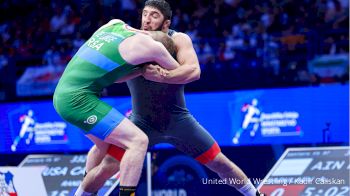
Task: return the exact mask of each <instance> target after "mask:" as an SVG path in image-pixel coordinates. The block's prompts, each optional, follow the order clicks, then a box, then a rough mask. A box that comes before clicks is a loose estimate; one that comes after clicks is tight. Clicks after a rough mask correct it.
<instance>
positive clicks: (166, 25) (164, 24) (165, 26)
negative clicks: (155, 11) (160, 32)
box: [162, 20, 171, 29]
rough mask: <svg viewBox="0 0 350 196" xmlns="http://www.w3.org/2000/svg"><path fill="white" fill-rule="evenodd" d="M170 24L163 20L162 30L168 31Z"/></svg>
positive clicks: (168, 21)
mask: <svg viewBox="0 0 350 196" xmlns="http://www.w3.org/2000/svg"><path fill="white" fill-rule="evenodd" d="M170 24H171V21H170V20H165V21H164V23H163V27H162V29H169V27H170Z"/></svg>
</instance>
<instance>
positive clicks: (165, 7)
mask: <svg viewBox="0 0 350 196" xmlns="http://www.w3.org/2000/svg"><path fill="white" fill-rule="evenodd" d="M146 6H150V7H154V8H156V9H158V10H159V11H160V12H161V13H162V14H163V16H164V18H165V20H170V19H171V16H172V11H171V7H170V5H169V3H168V2H166V1H165V0H147V1H146V2H145V7H146Z"/></svg>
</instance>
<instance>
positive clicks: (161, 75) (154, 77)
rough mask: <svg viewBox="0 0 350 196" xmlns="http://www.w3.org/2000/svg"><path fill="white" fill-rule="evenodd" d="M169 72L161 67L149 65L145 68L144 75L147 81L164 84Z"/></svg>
mask: <svg viewBox="0 0 350 196" xmlns="http://www.w3.org/2000/svg"><path fill="white" fill-rule="evenodd" d="M168 74H169V71H168V70H166V69H163V68H162V67H161V66H159V65H155V64H147V65H145V66H143V70H142V75H143V77H144V78H145V79H147V80H151V81H154V82H163V81H164V79H165V77H166V76H167V75H168Z"/></svg>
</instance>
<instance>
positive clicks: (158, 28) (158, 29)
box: [141, 20, 165, 31]
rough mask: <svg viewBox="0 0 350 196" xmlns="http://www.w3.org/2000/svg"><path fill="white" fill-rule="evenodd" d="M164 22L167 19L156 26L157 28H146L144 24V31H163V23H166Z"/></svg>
mask: <svg viewBox="0 0 350 196" xmlns="http://www.w3.org/2000/svg"><path fill="white" fill-rule="evenodd" d="M164 23H165V20H163V22H161V24H160V25H159V26H158V27H157V28H155V29H144V28H143V27H142V26H143V25H142V26H141V27H142V29H141V30H144V31H162V29H163V25H164Z"/></svg>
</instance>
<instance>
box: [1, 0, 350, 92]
mask: <svg viewBox="0 0 350 196" xmlns="http://www.w3.org/2000/svg"><path fill="white" fill-rule="evenodd" d="M168 2H169V3H170V4H171V6H172V8H173V17H172V25H171V28H172V29H174V30H177V31H181V32H185V33H186V34H188V35H189V36H190V37H191V38H192V40H193V43H194V47H195V50H196V52H197V54H198V58H199V60H200V65H201V69H202V76H201V79H200V80H199V81H197V82H194V83H192V84H190V85H189V86H188V88H187V89H188V90H189V91H207V90H235V89H247V88H273V87H289V86H300V85H319V84H322V83H347V82H348V80H349V79H348V70H347V72H346V73H344V74H343V75H340V76H339V75H337V76H334V77H331V78H326V79H325V78H322V77H320V76H319V75H318V74H317V73H313V72H312V71H310V65H309V64H310V61H312V60H313V59H315V58H316V57H317V56H321V55H331V56H332V55H333V56H337V55H348V54H349V1H348V0H299V1H293V0H181V1H179V0H168ZM143 3H144V1H143V0H69V1H68V0H52V1H48V0H21V1H19V0H4V1H2V2H1V3H0V44H1V47H0V89H3V88H8V87H10V86H11V85H13V83H15V82H16V80H17V79H18V78H19V77H20V76H21V75H22V74H23V73H24V71H25V69H26V68H27V67H28V66H44V65H52V66H59V67H64V66H65V65H66V64H67V62H68V61H69V60H70V58H71V57H72V56H73V55H74V53H75V52H76V51H77V49H78V48H79V47H80V46H81V45H82V44H83V43H84V42H85V40H86V39H87V38H89V36H91V34H92V33H93V32H94V31H95V30H96V29H97V28H98V27H99V26H101V25H102V24H104V23H106V22H107V21H109V20H110V19H112V18H120V19H122V20H124V21H125V22H127V23H128V24H130V25H131V26H134V27H139V26H140V13H141V9H142V6H143ZM9 76H13V78H12V79H8V78H7V77H9ZM119 92H120V91H119ZM124 93H125V94H128V92H124ZM110 94H113V91H111V93H110ZM0 99H1V93H0Z"/></svg>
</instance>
